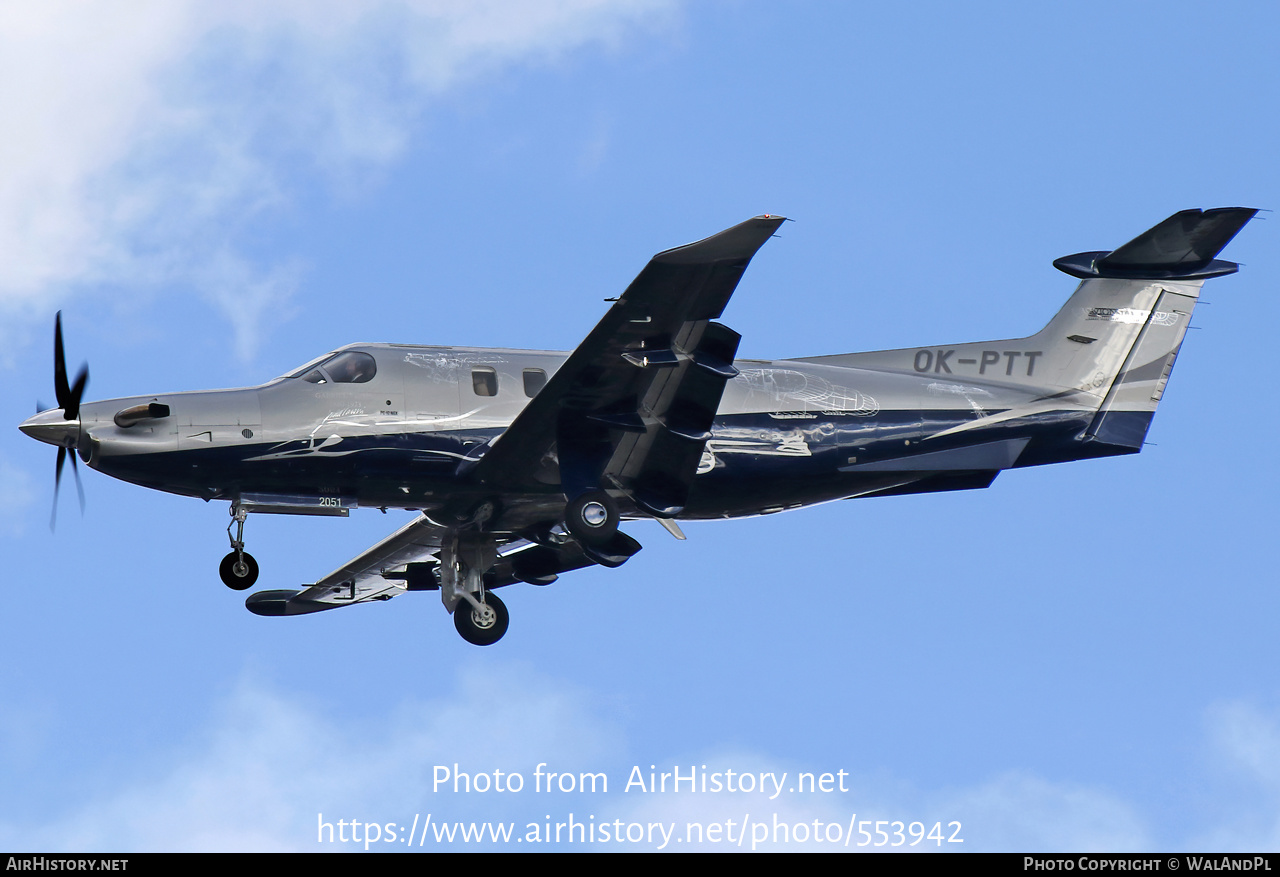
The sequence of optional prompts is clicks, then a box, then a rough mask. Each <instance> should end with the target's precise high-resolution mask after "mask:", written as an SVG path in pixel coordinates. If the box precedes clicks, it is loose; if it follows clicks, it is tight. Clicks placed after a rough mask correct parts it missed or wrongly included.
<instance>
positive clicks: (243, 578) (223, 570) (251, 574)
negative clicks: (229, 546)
mask: <svg viewBox="0 0 1280 877" xmlns="http://www.w3.org/2000/svg"><path fill="white" fill-rule="evenodd" d="M242 558H243V559H242ZM218 575H219V576H221V577H222V583H223V584H224V585H226V586H227V587H228V588H230V589H231V590H233V591H243V590H246V589H247V588H252V587H253V583H254V582H256V581H257V580H258V561H256V560H254V559H253V555H252V554H250V553H249V552H247V551H245V552H243V553H242V554H240V555H237V554H236V553H235V552H234V551H233V552H231V553H230V554H228V555H227V556H226V557H224V558H222V563H220V564H218Z"/></svg>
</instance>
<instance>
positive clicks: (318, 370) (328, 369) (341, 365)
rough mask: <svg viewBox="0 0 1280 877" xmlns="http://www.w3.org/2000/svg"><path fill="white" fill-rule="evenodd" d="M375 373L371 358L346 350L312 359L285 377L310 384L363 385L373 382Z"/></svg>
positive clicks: (376, 371) (375, 368) (374, 364)
mask: <svg viewBox="0 0 1280 877" xmlns="http://www.w3.org/2000/svg"><path fill="white" fill-rule="evenodd" d="M317 363H318V364H317ZM377 373H378V363H377V362H376V361H375V360H374V358H373V357H372V356H370V355H369V354H367V353H363V352H361V351H359V350H347V351H344V352H343V353H338V354H334V355H332V356H330V355H329V354H325V356H322V357H318V358H316V359H313V360H311V362H309V363H307V364H306V365H304V366H303V367H302V368H300V369H298V370H297V371H295V372H292V373H291V374H289V375H287V376H286V377H290V378H302V379H303V380H304V381H306V382H308V383H311V384H327V383H330V382H332V383H335V384H363V383H367V382H368V381H371V380H373V376H374V375H376V374H377Z"/></svg>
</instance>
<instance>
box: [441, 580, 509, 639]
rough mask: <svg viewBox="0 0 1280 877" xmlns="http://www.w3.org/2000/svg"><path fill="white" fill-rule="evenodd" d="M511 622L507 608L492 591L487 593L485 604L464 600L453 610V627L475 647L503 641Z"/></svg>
mask: <svg viewBox="0 0 1280 877" xmlns="http://www.w3.org/2000/svg"><path fill="white" fill-rule="evenodd" d="M510 622H511V616H510V614H509V613H508V612H507V607H506V606H505V605H504V604H503V602H502V601H501V600H499V599H498V597H497V595H496V594H494V593H493V592H492V591H486V592H485V594H484V602H483V603H481V602H479V601H477V602H476V603H475V604H472V603H471V602H470V601H468V600H463V601H462V602H460V603H459V604H458V606H457V607H456V608H455V609H454V610H453V626H454V627H456V628H457V629H458V634H459V635H460V636H461V637H462V638H463V639H464V640H466V641H467V642H469V643H471V644H472V645H473V646H491V645H493V644H494V643H496V642H497V641H498V640H500V639H502V635H503V634H504V633H506V632H507V625H508V624H509V623H510Z"/></svg>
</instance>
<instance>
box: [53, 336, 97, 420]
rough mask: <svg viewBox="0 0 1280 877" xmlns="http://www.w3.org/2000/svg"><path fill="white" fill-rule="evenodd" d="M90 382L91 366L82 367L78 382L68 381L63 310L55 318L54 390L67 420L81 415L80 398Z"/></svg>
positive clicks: (77, 377) (75, 418)
mask: <svg viewBox="0 0 1280 877" xmlns="http://www.w3.org/2000/svg"><path fill="white" fill-rule="evenodd" d="M88 383H89V366H88V365H83V366H81V367H80V372H79V373H78V374H77V375H76V382H75V383H74V384H69V383H68V382H67V356H66V351H65V348H64V347H63V344H62V311H58V315H57V316H56V317H54V320H53V392H54V394H55V395H56V396H57V397H58V407H59V408H61V409H62V414H63V417H65V418H66V419H67V420H77V419H79V417H80V399H81V397H82V396H84V388H85V386H86V385H87V384H88Z"/></svg>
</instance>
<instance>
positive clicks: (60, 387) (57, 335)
mask: <svg viewBox="0 0 1280 877" xmlns="http://www.w3.org/2000/svg"><path fill="white" fill-rule="evenodd" d="M88 383H89V366H88V365H83V366H81V367H80V371H79V372H78V373H77V374H76V380H75V383H74V384H72V383H69V382H68V381H67V356H66V350H65V348H64V346H63V343H62V311H58V315H57V316H56V317H54V320H53V392H54V394H55V395H56V396H57V397H58V407H59V408H61V409H62V417H63V419H64V420H79V419H80V399H81V397H83V396H84V388H85V386H87V385H88ZM36 409H37V411H36V413H37V414H38V413H39V409H40V403H39V402H37V403H36ZM66 462H67V448H66V446H64V445H59V446H58V462H57V463H56V464H55V468H54V470H53V514H52V515H50V517H49V529H50V530H53V529H54V528H55V527H56V526H57V523H58V494H59V493H60V492H61V490H62V467H63V465H64V464H65V463H66ZM71 474H72V475H74V476H75V478H76V493H77V494H78V495H79V497H80V514H82V515H83V514H84V485H83V484H82V483H81V482H80V466H79V464H78V463H76V455H75V452H74V451H72V453H71Z"/></svg>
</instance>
